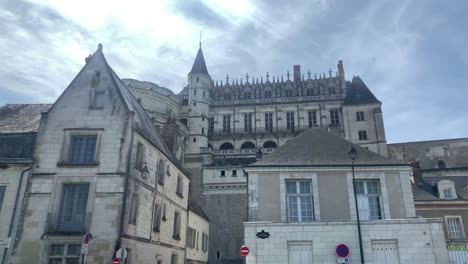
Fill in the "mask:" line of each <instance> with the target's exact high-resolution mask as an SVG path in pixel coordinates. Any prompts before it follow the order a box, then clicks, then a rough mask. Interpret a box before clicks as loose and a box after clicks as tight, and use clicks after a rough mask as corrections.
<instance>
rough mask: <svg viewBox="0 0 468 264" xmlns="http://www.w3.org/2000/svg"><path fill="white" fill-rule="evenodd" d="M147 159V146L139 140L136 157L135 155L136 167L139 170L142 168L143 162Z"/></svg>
mask: <svg viewBox="0 0 468 264" xmlns="http://www.w3.org/2000/svg"><path fill="white" fill-rule="evenodd" d="M144 160H145V146H144V145H143V144H142V143H140V142H138V143H137V149H136V157H135V168H136V169H137V170H141V169H142V168H143V166H144V165H143V163H144Z"/></svg>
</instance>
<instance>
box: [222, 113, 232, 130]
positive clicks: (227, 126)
mask: <svg viewBox="0 0 468 264" xmlns="http://www.w3.org/2000/svg"><path fill="white" fill-rule="evenodd" d="M223 133H231V115H223Z"/></svg>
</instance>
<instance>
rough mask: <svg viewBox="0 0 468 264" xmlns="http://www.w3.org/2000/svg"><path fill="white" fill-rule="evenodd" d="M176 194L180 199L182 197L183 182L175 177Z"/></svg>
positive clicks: (180, 178)
mask: <svg viewBox="0 0 468 264" xmlns="http://www.w3.org/2000/svg"><path fill="white" fill-rule="evenodd" d="M176 188H177V189H176V194H177V195H178V196H180V197H184V195H183V191H184V180H183V179H182V176H180V175H179V176H177V187H176Z"/></svg>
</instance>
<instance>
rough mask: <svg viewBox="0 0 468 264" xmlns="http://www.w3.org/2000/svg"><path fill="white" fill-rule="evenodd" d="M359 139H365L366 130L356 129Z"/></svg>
mask: <svg viewBox="0 0 468 264" xmlns="http://www.w3.org/2000/svg"><path fill="white" fill-rule="evenodd" d="M358 136H359V140H367V131H366V130H360V131H358Z"/></svg>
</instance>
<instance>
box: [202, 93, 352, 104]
mask: <svg viewBox="0 0 468 264" xmlns="http://www.w3.org/2000/svg"><path fill="white" fill-rule="evenodd" d="M345 96H346V94H344V93H342V94H327V95H323V94H322V95H309V96H291V97H285V96H282V97H270V98H248V99H231V100H212V103H211V104H212V105H213V106H223V105H236V104H259V103H263V104H265V103H272V104H273V103H288V102H307V101H323V100H343V99H344V98H345Z"/></svg>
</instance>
